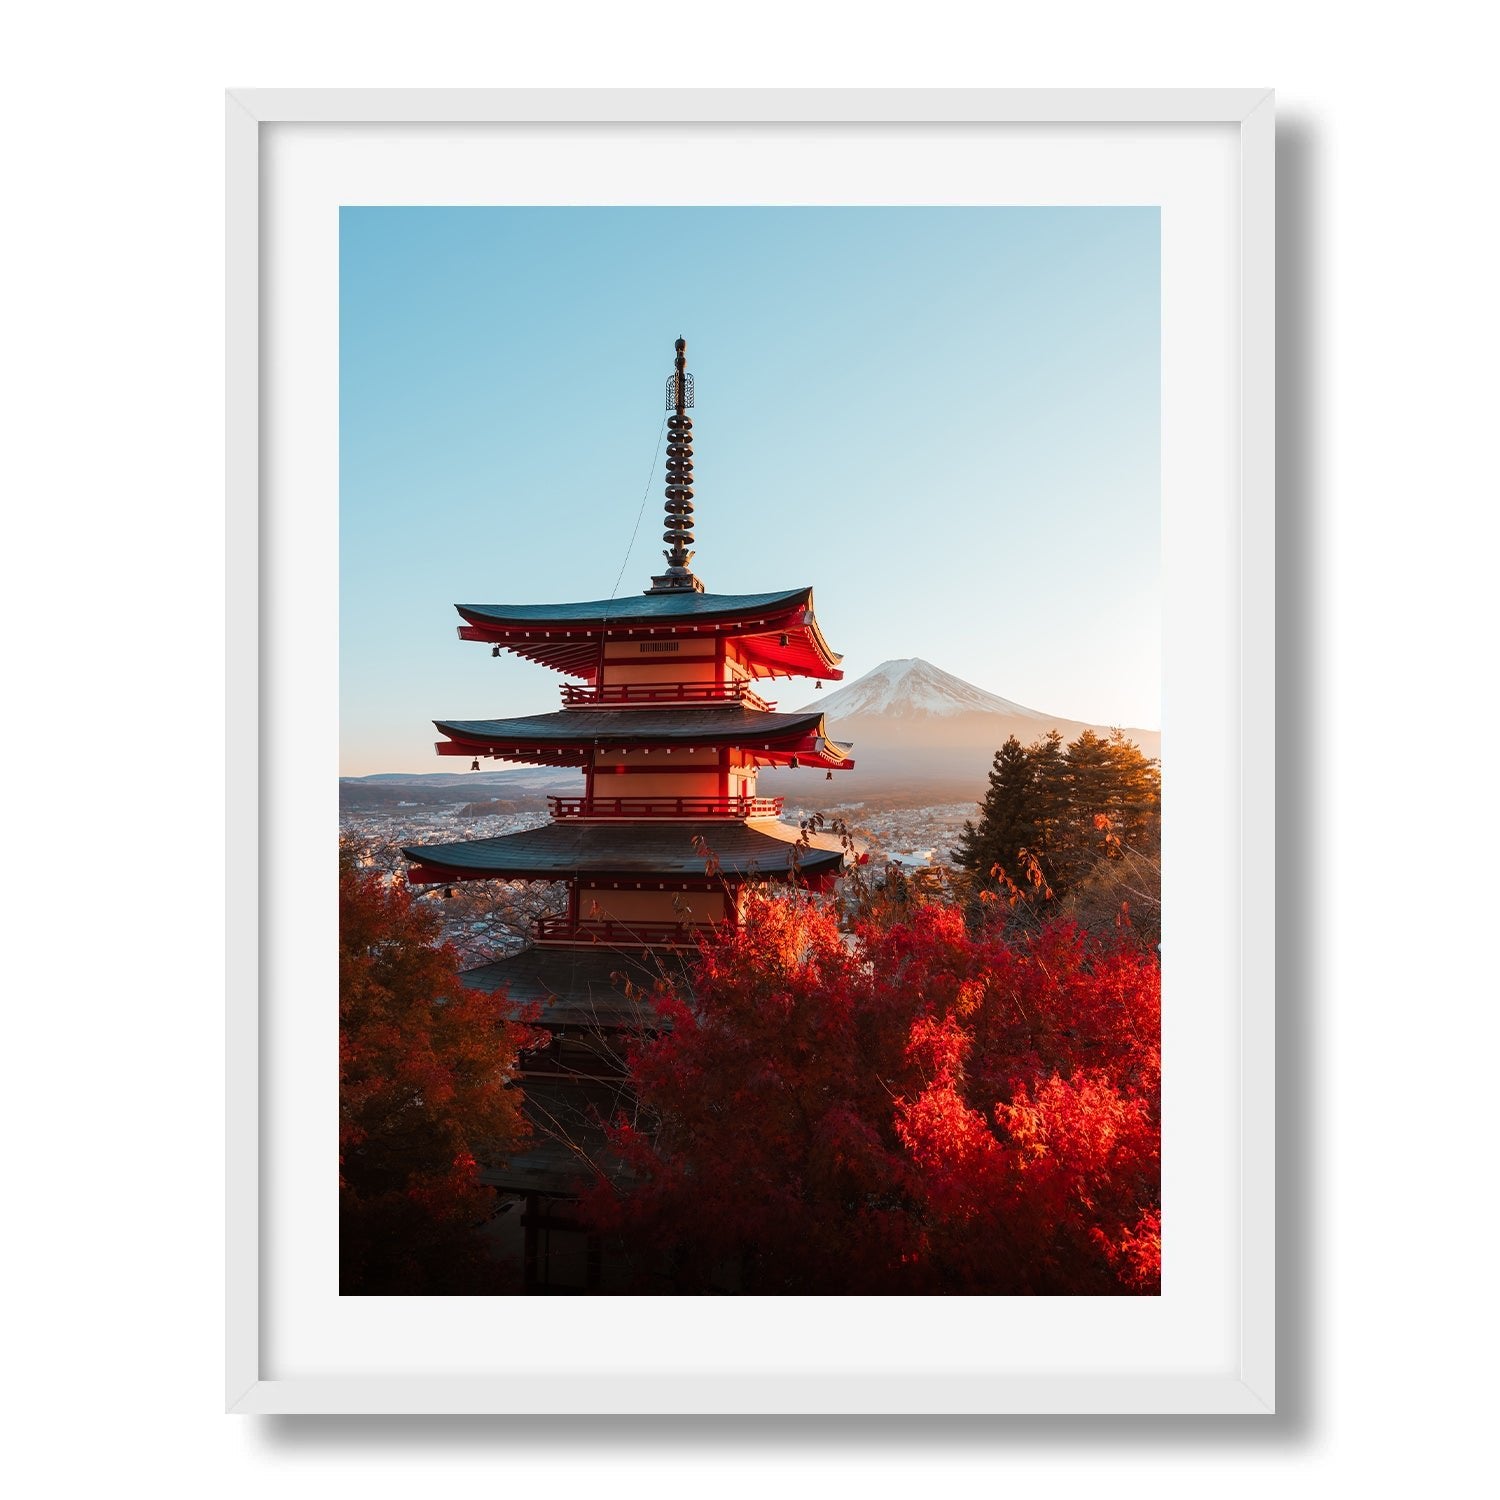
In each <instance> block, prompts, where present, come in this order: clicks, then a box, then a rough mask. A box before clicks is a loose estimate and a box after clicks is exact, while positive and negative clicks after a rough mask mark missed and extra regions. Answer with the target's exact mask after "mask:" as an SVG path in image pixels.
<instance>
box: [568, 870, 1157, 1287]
mask: <svg viewBox="0 0 1500 1500" xmlns="http://www.w3.org/2000/svg"><path fill="white" fill-rule="evenodd" d="M659 1005H660V1011H661V1015H662V1019H663V1021H664V1022H665V1023H666V1024H665V1026H664V1027H663V1028H662V1029H661V1030H660V1032H658V1033H657V1034H656V1035H655V1036H653V1037H652V1038H642V1039H640V1040H639V1041H638V1042H637V1043H636V1044H635V1046H634V1047H633V1049H632V1053H631V1057H630V1063H631V1069H632V1074H633V1077H634V1079H635V1083H636V1088H637V1092H638V1100H639V1109H638V1112H637V1115H636V1118H635V1120H634V1121H632V1122H631V1123H628V1124H627V1123H625V1122H623V1121H621V1122H617V1123H616V1125H615V1126H614V1128H613V1143H614V1145H615V1148H616V1149H617V1150H618V1152H619V1154H620V1156H621V1158H622V1159H623V1160H624V1162H625V1163H626V1164H627V1167H628V1173H627V1175H626V1176H625V1177H624V1178H623V1179H622V1178H619V1177H615V1178H612V1179H606V1178H605V1177H603V1176H601V1177H600V1178H599V1179H598V1180H597V1181H596V1182H595V1183H594V1184H593V1185H592V1186H591V1187H590V1188H589V1189H588V1191H587V1192H586V1194H585V1197H584V1200H583V1207H584V1211H585V1212H586V1213H587V1214H588V1215H589V1216H590V1217H591V1218H592V1221H593V1222H594V1224H595V1225H596V1227H598V1228H599V1229H601V1230H603V1231H606V1232H609V1233H611V1234H614V1235H618V1236H619V1237H620V1240H621V1242H623V1243H624V1244H626V1245H628V1246H631V1247H632V1248H633V1251H634V1254H635V1257H636V1267H637V1271H638V1285H639V1288H640V1289H641V1290H645V1291H658V1292H660V1291H686V1292H706V1291H726V1290H739V1291H746V1292H752V1293H839V1292H849V1293H934V1292H936V1293H1038V1294H1066V1293H1087V1294H1118V1293H1122V1292H1123V1293H1131V1292H1152V1291H1155V1290H1156V1289H1157V1284H1158V1278H1159V1245H1160V1215H1159V1202H1160V1194H1159V1130H1160V1106H1159V1100H1160V1051H1159V1039H1158V1038H1159V1023H1158V1012H1159V971H1158V967H1157V964H1156V960H1155V958H1154V957H1153V956H1151V955H1148V954H1145V953H1143V952H1142V951H1141V950H1140V949H1138V948H1135V947H1131V946H1129V945H1126V944H1123V943H1118V942H1116V943H1112V944H1105V943H1102V942H1100V941H1098V940H1096V939H1093V938H1090V937H1089V936H1087V935H1086V934H1084V933H1083V932H1082V931H1080V930H1079V929H1078V928H1077V927H1075V926H1072V925H1068V924H1055V925H1052V926H1050V927H1048V928H1046V929H1044V930H1043V931H1041V932H1039V933H1035V934H1031V935H1027V936H1025V937H1022V938H1019V939H1017V938H1007V937H1006V936H1004V935H1003V933H1002V931H1001V930H1000V927H999V926H998V925H997V924H989V925H987V926H985V927H983V928H981V929H980V930H979V931H977V932H976V931H974V930H973V929H972V928H971V926H970V925H968V924H966V923H965V920H964V917H963V914H962V912H961V911H960V910H959V909H958V908H957V907H956V906H954V905H952V904H951V903H946V902H938V901H934V902H926V903H919V904H917V905H915V906H914V907H912V908H911V910H910V911H909V913H908V914H907V915H906V917H905V918H904V919H903V920H899V921H895V922H890V923H886V924H884V925H879V924H873V923H872V924H865V925H864V926H863V927H862V928H861V930H860V931H859V933H858V934H857V936H856V938H855V941H854V942H852V943H850V942H846V941H845V935H844V934H841V933H840V932H839V931H838V929H837V926H836V924H835V922H834V920H833V918H832V916H831V915H830V913H829V912H828V911H827V910H825V909H823V908H821V907H819V906H817V905H816V904H815V903H813V902H812V901H811V900H809V899H806V898H802V899H791V900H787V899H776V898H773V897H770V896H767V895H764V894H755V895H752V896H750V897H748V898H747V901H746V910H745V912H744V915H743V918H742V920H741V922H740V923H739V924H738V925H737V926H736V927H734V928H732V929H725V930H721V931H720V932H718V933H717V934H715V935H714V936H713V937H712V938H710V939H709V940H708V941H707V942H706V944H705V947H704V950H703V954H702V959H701V962H700V963H699V965H698V966H697V968H696V970H695V972H694V973H693V975H692V979H691V990H690V993H685V994H676V995H671V994H669V995H666V996H663V997H661V998H660V1000H659Z"/></svg>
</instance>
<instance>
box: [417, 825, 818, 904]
mask: <svg viewBox="0 0 1500 1500" xmlns="http://www.w3.org/2000/svg"><path fill="white" fill-rule="evenodd" d="M401 853H402V854H403V855H404V856H405V857H406V858H407V859H408V860H410V861H411V867H410V868H409V869H408V871H407V880H408V881H409V882H410V883H411V884H412V885H442V884H444V883H446V882H449V881H458V880H580V879H587V880H589V881H591V882H596V881H597V882H606V883H617V884H618V885H619V886H620V887H621V888H622V889H626V890H634V889H639V890H683V889H696V888H701V887H704V886H717V885H718V884H720V883H721V882H725V881H728V882H737V881H743V880H783V879H786V878H788V877H790V876H808V877H812V876H821V875H826V874H831V873H834V872H836V871H837V870H838V869H839V868H841V867H842V864H843V860H844V850H843V846H842V845H841V844H840V843H839V841H838V840H837V839H834V838H832V837H830V836H829V835H827V834H811V835H807V836H806V837H805V841H804V836H803V835H802V834H801V832H800V831H799V830H798V829H795V828H793V827H791V826H790V825H789V824H786V823H781V822H779V821H777V820H774V819H764V820H755V821H752V822H746V823H728V824H726V823H704V824H692V823H678V824H673V825H670V826H668V827H665V828H663V827H649V826H643V825H642V824H639V823H629V822H623V821H622V822H618V823H609V822H606V823H589V824H581V825H580V824H573V825H568V824H558V823H551V824H548V825H546V826H545V827H542V828H530V829H525V830H523V831H521V832H519V833H509V834H502V835H500V836H499V837H497V838H490V839H469V840H465V841H463V842H460V843H454V844H418V845H412V846H410V847H407V848H403V849H402V851H401Z"/></svg>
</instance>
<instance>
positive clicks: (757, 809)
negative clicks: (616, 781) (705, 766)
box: [547, 795, 783, 818]
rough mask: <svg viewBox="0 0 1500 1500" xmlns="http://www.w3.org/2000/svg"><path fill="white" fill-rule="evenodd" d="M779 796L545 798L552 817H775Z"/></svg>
mask: <svg viewBox="0 0 1500 1500" xmlns="http://www.w3.org/2000/svg"><path fill="white" fill-rule="evenodd" d="M782 805H783V799H782V798H780V797H600V796H597V795H596V796H593V797H548V798H547V807H548V810H549V811H550V812H551V813H552V816H553V817H554V818H779V817H780V816H781V809H782Z"/></svg>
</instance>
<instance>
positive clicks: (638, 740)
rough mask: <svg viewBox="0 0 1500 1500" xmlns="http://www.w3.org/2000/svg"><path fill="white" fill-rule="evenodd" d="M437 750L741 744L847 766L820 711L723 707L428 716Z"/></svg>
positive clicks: (556, 753)
mask: <svg viewBox="0 0 1500 1500" xmlns="http://www.w3.org/2000/svg"><path fill="white" fill-rule="evenodd" d="M433 724H434V726H435V727H436V728H437V730H438V732H439V733H440V734H442V735H444V736H446V738H444V739H442V740H439V741H438V742H437V747H436V748H437V753H438V754H439V755H456V756H471V757H472V756H482V757H485V758H487V759H491V760H505V761H520V762H522V763H524V764H528V765H540V766H583V765H588V764H589V763H590V762H591V761H592V760H593V758H594V757H595V756H596V755H599V754H607V753H609V752H611V751H616V752H620V751H635V750H650V751H662V752H666V751H669V750H681V751H686V750H728V749H738V750H743V751H745V752H746V753H747V754H750V755H753V756H754V757H755V758H756V759H757V760H758V761H760V762H761V763H762V764H764V765H785V764H788V763H789V762H790V761H791V760H792V759H793V758H794V757H795V758H796V759H798V761H799V762H800V761H802V760H806V761H807V763H808V764H809V765H817V766H820V767H827V768H829V769H847V768H849V767H850V766H852V765H853V764H854V762H853V761H852V760H851V759H850V758H849V747H848V746H845V745H840V744H837V743H836V742H835V741H833V740H830V739H829V738H828V736H827V734H826V733H825V732H824V722H823V715H822V714H820V713H766V712H763V711H762V710H760V709H753V708H729V709H719V708H713V709H706V708H688V709H662V710H650V709H639V708H637V709H623V710H622V709H565V710H563V711H562V712H560V713H552V714H535V715H532V716H530V717H526V718H520V719H462V720H456V719H434V720H433Z"/></svg>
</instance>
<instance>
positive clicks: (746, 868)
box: [402, 338, 854, 1291]
mask: <svg viewBox="0 0 1500 1500" xmlns="http://www.w3.org/2000/svg"><path fill="white" fill-rule="evenodd" d="M676 351H677V354H676V361H675V368H674V371H673V373H672V374H671V375H670V376H669V377H668V379H667V391H666V405H667V408H668V410H669V412H670V415H669V416H668V417H667V419H666V428H667V463H666V519H665V528H666V529H665V533H664V537H663V539H664V540H665V541H666V542H667V543H668V547H667V549H666V551H665V553H664V554H663V555H664V556H665V558H666V562H667V567H666V570H665V571H664V572H663V573H660V574H658V575H656V576H655V577H653V579H652V581H651V587H650V588H649V589H647V590H645V591H644V593H641V594H637V595H634V596H630V597H626V598H619V599H599V600H593V601H590V602H587V603H581V604H485V605H479V604H461V605H458V606H457V609H458V613H459V615H460V616H461V617H462V620H463V624H462V625H460V626H459V630H458V633H459V637H460V639H462V640H465V641H477V642H480V643H482V644H486V645H488V646H490V648H491V651H492V654H493V655H495V656H499V655H500V653H501V652H502V651H512V652H514V653H515V654H516V655H518V656H522V657H525V658H526V659H528V660H529V661H533V662H537V663H539V664H540V665H542V666H545V667H550V668H552V669H553V670H554V671H556V672H558V673H560V674H561V675H562V676H563V677H564V678H566V679H570V680H568V681H565V682H564V683H563V684H562V688H561V694H562V702H561V707H560V708H559V709H558V711H556V712H554V713H547V714H539V715H532V716H528V717H524V718H502V719H464V720H437V721H435V722H436V725H437V728H438V731H439V732H440V733H441V734H442V736H443V738H442V739H441V740H440V741H439V742H438V745H437V752H438V754H439V755H449V756H459V757H463V758H466V759H468V760H469V761H470V762H471V764H472V769H474V770H478V769H479V767H480V763H481V762H482V761H484V760H496V761H508V762H520V763H523V764H527V765H535V766H574V767H578V768H580V769H581V770H582V772H583V778H584V779H583V790H582V795H581V796H556V797H550V798H549V799H548V803H549V811H550V815H551V816H550V821H549V822H548V823H547V824H546V825H545V826H543V827H540V828H535V829H531V830H527V831H524V832H520V833H512V834H507V835H504V836H501V837H496V838H483V839H471V840H466V841H464V842H462V843H451V844H436V845H423V846H419V847H414V848H408V849H404V850H403V851H402V852H403V853H404V854H405V856H406V857H407V859H408V860H409V861H410V862H411V863H410V868H409V870H408V879H409V880H410V881H411V883H412V884H414V885H442V886H451V885H452V884H453V883H454V882H457V881H467V880H496V881H550V882H561V883H563V885H564V886H565V887H566V893H567V894H566V906H565V909H564V911H563V912H562V913H561V914H559V915H554V916H548V917H544V918H542V919H540V920H539V921H537V922H536V924H535V928H534V934H533V937H534V940H533V942H532V944H531V945H530V946H529V947H527V948H526V949H524V950H523V951H521V952H520V953H517V954H514V955H512V956H511V957H508V958H503V959H500V960H499V961H497V962H495V963H490V964H485V965H483V966H482V967H480V968H477V969H471V970H469V971H467V972H466V973H465V975H464V979H465V982H466V983H468V984H470V985H472V986H474V987H476V988H480V989H486V990H494V989H499V988H501V987H504V989H505V990H506V992H507V994H508V996H509V998H510V1000H511V1001H512V1003H514V1004H515V1005H516V1006H517V1007H518V1008H519V1007H532V1006H536V1007H539V1013H540V1020H539V1022H537V1023H536V1024H537V1025H538V1026H539V1027H540V1029H541V1032H542V1034H544V1035H545V1036H546V1038H547V1042H546V1045H545V1046H539V1047H537V1048H535V1049H532V1050H530V1051H528V1052H526V1053H525V1054H523V1058H522V1065H521V1076H520V1080H519V1081H520V1083H521V1085H522V1087H523V1089H524V1091H525V1094H526V1101H527V1111H528V1114H529V1116H530V1117H531V1119H532V1122H533V1126H534V1128H535V1131H536V1137H537V1143H536V1145H535V1146H534V1147H533V1149H531V1150H529V1151H527V1152H526V1153H523V1154H521V1155H519V1156H514V1157H512V1158H510V1159H509V1160H508V1161H507V1162H506V1163H505V1164H504V1165H503V1166H502V1165H490V1166H486V1167H485V1168H484V1175H485V1180H486V1181H487V1182H489V1183H490V1184H491V1185H493V1186H495V1187H498V1188H500V1189H502V1190H503V1191H504V1192H506V1193H508V1194H512V1195H515V1197H516V1198H517V1199H519V1200H520V1201H521V1202H522V1203H523V1204H524V1212H523V1213H522V1215H521V1224H522V1225H523V1226H524V1230H525V1238H524V1256H525V1267H526V1278H527V1284H528V1287H529V1288H530V1289H532V1290H537V1291H549V1290H558V1291H574V1290H589V1289H599V1288H601V1287H604V1286H607V1285H608V1274H607V1266H606V1265H605V1260H606V1257H604V1256H603V1254H602V1251H601V1247H600V1246H599V1245H598V1244H597V1243H596V1242H595V1241H594V1240H593V1239H592V1238H591V1237H589V1236H587V1235H586V1234H585V1233H584V1231H583V1230H582V1228H581V1227H580V1226H579V1225H578V1224H577V1222H576V1221H575V1220H573V1219H571V1218H570V1217H569V1199H570V1197H571V1196H572V1195H573V1194H574V1193H576V1189H577V1185H578V1182H579V1179H580V1176H581V1170H580V1169H581V1166H582V1165H583V1163H584V1161H585V1160H587V1161H588V1162H591V1163H592V1164H593V1165H595V1166H597V1165H598V1164H599V1160H600V1156H599V1154H598V1153H599V1152H601V1151H602V1149H603V1134H602V1129H601V1124H600V1122H601V1121H602V1120H606V1119H610V1118H613V1116H614V1115H615V1114H616V1113H617V1112H618V1111H619V1110H620V1109H621V1108H622V1107H626V1106H628V1104H629V1101H630V1092H629V1090H630V1084H629V1079H628V1077H627V1076H626V1074H625V1070H624V1066H623V1063H622V1056H623V1051H624V1048H623V1043H624V1040H625V1036H626V1034H627V1033H629V1032H631V1031H632V1030H635V1029H637V1028H640V1027H642V1026H647V1027H649V1025H650V1024H651V1019H652V1018H651V1014H650V1008H649V1007H650V1000H649V996H650V992H651V990H652V989H653V988H654V987H655V984H656V982H657V981H658V980H660V979H661V978H663V977H667V978H676V977H681V975H682V974H683V972H684V970H685V969H686V967H687V965H688V963H689V961H690V959H691V955H692V951H693V948H694V946H695V944H696V941H697V938H698V936H699V935H700V934H701V933H702V932H703V931H705V930H706V929H708V928H710V927H713V926H715V925H716V924H720V923H736V922H738V921H739V920H740V917H741V912H742V907H743V897H744V894H745V892H746V890H747V888H748V887H749V886H750V884H751V883H752V882H794V883H796V884H798V885H801V886H803V887H810V888H812V889H815V890H827V889H830V888H831V886H832V883H833V881H834V880H835V879H836V877H837V875H838V873H839V871H840V870H841V868H842V866H843V861H844V850H843V847H842V845H841V844H840V842H839V841H838V840H835V839H833V838H831V837H829V836H827V835H824V834H819V833H809V832H807V831H805V830H802V829H798V828H794V827H792V826H790V825H789V824H787V823H784V822H782V821H781V812H782V799H781V798H779V797H762V796H759V795H758V794H757V789H756V778H757V775H758V773H759V772H760V770H761V769H762V768H764V767H770V766H777V767H792V768H795V767H816V768H819V769H821V770H823V771H825V772H826V774H827V775H829V776H831V775H832V774H833V773H834V772H835V771H841V770H847V769H848V768H850V767H851V766H852V765H853V764H854V762H853V761H852V760H851V759H850V756H849V747H847V746H844V745H839V744H836V743H835V742H834V741H833V740H832V739H830V738H829V736H828V733H827V730H826V728H825V726H824V722H823V716H822V714H821V713H818V712H808V711H804V712H799V713H778V712H776V711H775V709H776V706H775V704H774V703H771V702H768V701H767V700H766V699H765V698H764V697H763V696H762V695H761V692H760V690H759V686H760V684H761V683H763V682H764V680H765V679H768V678H776V677H793V676H806V677H814V678H816V679H818V685H819V686H821V685H822V682H823V681H824V680H834V681H837V680H838V679H840V678H841V677H842V676H843V673H842V671H841V670H840V668H839V662H840V660H841V658H840V656H839V655H838V653H836V652H834V651H832V650H830V648H829V646H828V643H827V642H826V641H825V640H824V638H823V633H822V631H821V630H820V629H819V628H818V622H817V618H816V615H815V614H814V612H813V594H812V589H811V588H797V589H789V590H781V591H775V592H770V593H763V594H713V593H709V592H707V591H706V590H705V588H704V586H703V584H702V582H700V580H699V579H698V578H697V576H696V575H695V574H694V573H693V572H692V570H691V563H692V559H693V555H694V554H693V552H692V551H691V550H690V549H691V547H692V545H693V541H694V536H693V422H692V418H691V417H690V416H689V415H688V410H689V409H690V408H691V407H692V406H693V404H694V400H693V377H692V375H690V374H689V373H688V372H687V358H686V342H685V340H683V339H680V338H679V339H678V340H677V344H676Z"/></svg>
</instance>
